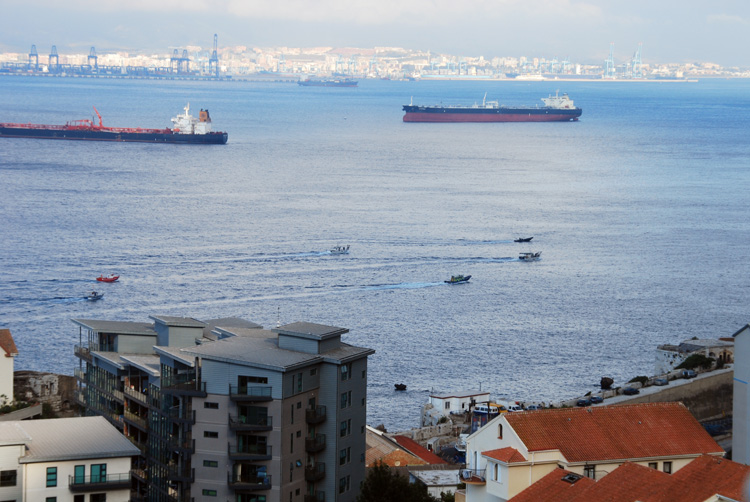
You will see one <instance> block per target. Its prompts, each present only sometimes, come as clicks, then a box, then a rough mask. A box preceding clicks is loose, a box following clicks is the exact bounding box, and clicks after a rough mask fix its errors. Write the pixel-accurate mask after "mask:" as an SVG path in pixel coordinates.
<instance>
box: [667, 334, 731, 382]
mask: <svg viewBox="0 0 750 502" xmlns="http://www.w3.org/2000/svg"><path fill="white" fill-rule="evenodd" d="M693 354H701V355H704V356H706V357H711V358H713V359H716V360H717V361H720V362H721V363H723V364H729V363H732V362H734V343H733V342H730V341H726V340H716V339H695V340H685V341H684V342H682V343H680V344H679V345H659V347H658V348H657V349H656V364H655V365H654V375H666V374H667V373H669V372H671V371H673V370H674V369H675V368H676V367H677V366H679V365H680V364H682V362H683V361H684V360H685V359H687V358H688V357H690V356H691V355H693Z"/></svg>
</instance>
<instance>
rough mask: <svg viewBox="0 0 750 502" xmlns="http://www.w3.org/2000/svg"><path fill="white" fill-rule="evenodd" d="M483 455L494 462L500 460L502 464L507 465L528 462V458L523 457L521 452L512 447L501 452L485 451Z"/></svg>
mask: <svg viewBox="0 0 750 502" xmlns="http://www.w3.org/2000/svg"><path fill="white" fill-rule="evenodd" d="M482 455H484V456H485V457H489V458H492V459H494V460H499V461H500V462H505V463H506V464H510V463H513V462H526V457H524V456H523V455H521V452H519V451H518V450H516V449H515V448H511V447H510V446H508V447H507V448H500V449H499V450H489V451H483V452H482Z"/></svg>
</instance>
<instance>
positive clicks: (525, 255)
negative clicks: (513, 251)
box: [518, 251, 542, 261]
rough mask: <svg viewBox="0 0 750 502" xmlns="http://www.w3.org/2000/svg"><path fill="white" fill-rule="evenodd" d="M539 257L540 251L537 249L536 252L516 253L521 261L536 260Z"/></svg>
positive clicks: (540, 255)
mask: <svg viewBox="0 0 750 502" xmlns="http://www.w3.org/2000/svg"><path fill="white" fill-rule="evenodd" d="M541 257H542V252H541V251H537V252H536V253H521V254H520V255H518V259H519V260H521V261H536V260H538V259H539V258H541Z"/></svg>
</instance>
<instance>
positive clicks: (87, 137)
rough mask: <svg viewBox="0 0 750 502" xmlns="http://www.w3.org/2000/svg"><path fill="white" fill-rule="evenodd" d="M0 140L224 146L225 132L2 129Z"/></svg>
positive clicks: (0, 128)
mask: <svg viewBox="0 0 750 502" xmlns="http://www.w3.org/2000/svg"><path fill="white" fill-rule="evenodd" d="M0 138H31V139H58V140H81V141H118V142H128V143H130V142H133V143H173V144H188V145H224V144H226V142H227V140H228V139H229V138H228V135H227V133H225V132H210V133H208V134H179V133H172V132H168V133H154V132H122V131H118V132H114V131H102V130H85V129H62V128H54V129H53V128H50V129H44V128H38V127H34V128H23V127H0Z"/></svg>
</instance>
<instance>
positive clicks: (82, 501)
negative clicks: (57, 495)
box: [73, 495, 86, 502]
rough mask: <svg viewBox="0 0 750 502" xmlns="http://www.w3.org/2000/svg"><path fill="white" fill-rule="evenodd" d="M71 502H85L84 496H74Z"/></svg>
mask: <svg viewBox="0 0 750 502" xmlns="http://www.w3.org/2000/svg"><path fill="white" fill-rule="evenodd" d="M73 502H86V495H74V496H73Z"/></svg>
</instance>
